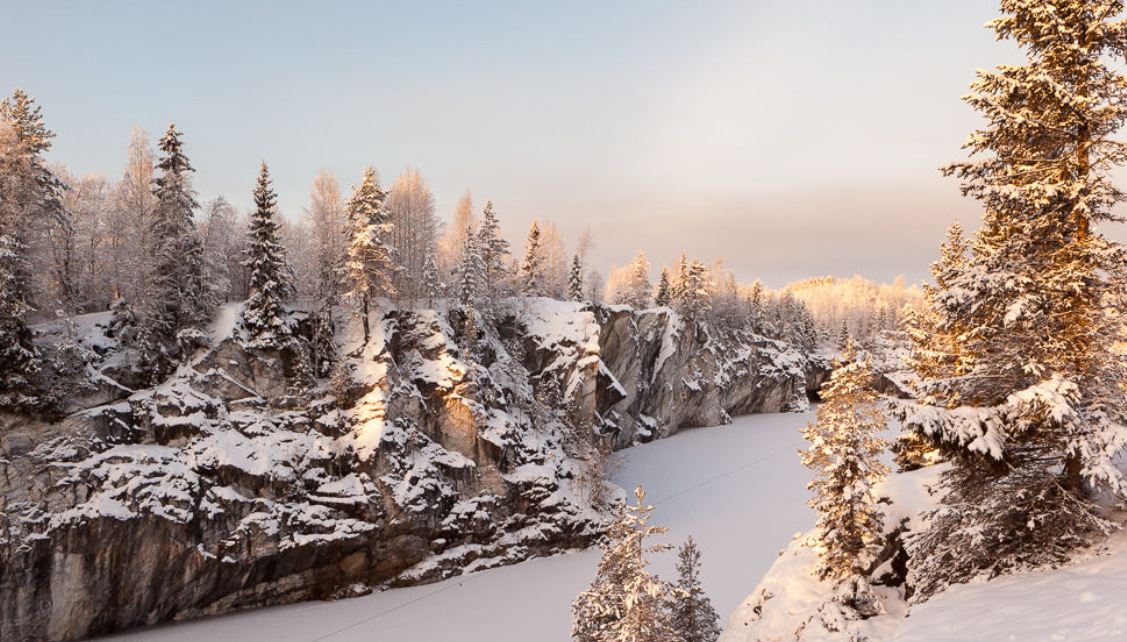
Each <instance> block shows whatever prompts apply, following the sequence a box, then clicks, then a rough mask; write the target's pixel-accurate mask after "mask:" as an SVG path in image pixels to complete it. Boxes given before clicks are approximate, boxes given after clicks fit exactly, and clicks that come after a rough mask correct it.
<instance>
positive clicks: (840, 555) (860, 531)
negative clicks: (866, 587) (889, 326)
mask: <svg viewBox="0 0 1127 642" xmlns="http://www.w3.org/2000/svg"><path fill="white" fill-rule="evenodd" d="M836 365H837V367H836V368H835V369H834V371H833V374H832V375H831V376H830V381H829V383H828V384H827V385H826V387H824V388H823V389H822V391H821V396H822V404H821V405H820V406H819V407H818V412H817V418H816V421H815V422H814V423H811V424H809V425H808V426H807V427H806V429H805V430H804V431H803V433H802V434H803V437H804V438H805V439H806V440H807V441H809V442H810V447H809V449H808V450H806V452H804V453H803V454H802V464H803V465H804V466H806V467H807V468H810V469H811V470H813V471H814V473H815V477H814V480H813V481H811V482H810V483H809V484H808V485H807V488H809V489H810V490H811V491H812V492H813V493H814V498H813V499H811V500H810V506H811V507H812V508H814V510H815V511H817V513H818V525H817V538H818V542H819V545H820V548H821V556H822V562H821V565H820V566H819V567H818V573H819V575H820V576H821V577H822V578H823V579H829V580H834V581H842V580H846V579H847V578H850V577H851V576H859V577H865V576H867V574H868V572H869V571H870V570H871V567H872V566H873V563H874V560H875V559H876V556H877V554H879V552H880V549H881V548H882V546H883V535H882V530H881V523H882V519H883V518H882V513H881V511H880V508H879V507H878V506H877V501H876V498H875V497H874V496H873V490H872V489H873V486H874V485H875V484H876V483H878V482H880V481H881V480H882V479H884V476H885V474H886V473H887V472H888V468H887V467H886V466H885V465H884V464H883V463H881V462H880V460H879V459H878V457H879V456H880V454H881V453H882V452H883V451H884V450H885V448H886V447H887V444H886V442H885V441H884V440H883V439H881V438H879V437H878V436H877V435H878V433H880V431H882V430H884V429H885V421H886V420H885V417H884V414H883V413H882V412H881V411H880V409H879V408H878V407H877V405H876V404H877V394H876V392H875V391H874V390H873V389H872V388H871V387H870V386H871V383H872V379H873V372H872V368H871V367H870V365H869V360H868V359H867V358H866V359H859V358H858V356H857V353H856V352H855V351H854V348H853V341H852V339H850V340H849V342H848V343H847V345H846V348H845V351H844V353H843V354H842V356H841V361H839V362H838V363H837V364H836Z"/></svg>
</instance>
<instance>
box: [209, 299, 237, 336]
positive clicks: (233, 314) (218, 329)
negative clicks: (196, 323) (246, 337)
mask: <svg viewBox="0 0 1127 642" xmlns="http://www.w3.org/2000/svg"><path fill="white" fill-rule="evenodd" d="M242 313H243V303H242V302H239V303H226V304H224V305H222V306H220V307H219V310H218V311H217V312H216V314H215V322H214V323H213V324H212V326H211V337H212V342H213V343H214V345H219V344H220V343H222V342H223V341H224V340H226V339H230V338H231V337H232V336H234V334H235V324H236V323H238V321H239V317H240V316H242Z"/></svg>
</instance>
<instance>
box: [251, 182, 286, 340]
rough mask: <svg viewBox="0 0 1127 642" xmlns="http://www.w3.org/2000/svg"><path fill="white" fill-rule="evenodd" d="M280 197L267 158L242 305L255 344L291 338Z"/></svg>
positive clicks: (253, 221) (256, 191)
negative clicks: (281, 235)
mask: <svg viewBox="0 0 1127 642" xmlns="http://www.w3.org/2000/svg"><path fill="white" fill-rule="evenodd" d="M277 202H278V197H277V196H276V195H275V194H274V190H273V189H272V188H271V183H270V170H268V169H267V168H266V161H263V162H262V169H261V171H260V172H259V174H258V183H257V184H256V185H255V188H254V206H255V209H254V214H252V215H251V217H250V224H249V226H248V229H247V241H246V261H245V262H244V263H243V265H244V266H246V267H247V268H249V269H250V297H248V298H247V302H246V306H245V307H244V308H243V329H244V330H245V331H246V333H247V335H248V338H249V339H250V343H251V345H253V346H256V347H272V348H281V347H283V346H284V345H286V344H287V343H288V342H289V341H290V340H291V336H290V332H289V328H288V326H287V325H286V313H285V312H286V311H285V308H284V307H283V305H282V302H283V301H285V300H286V299H288V298H289V297H290V296H291V295H292V294H293V283H291V281H290V274H289V268H288V266H287V265H286V257H285V249H284V248H283V247H282V242H281V238H280V235H279V231H280V230H281V227H282V225H281V223H280V222H279V221H278V209H277Z"/></svg>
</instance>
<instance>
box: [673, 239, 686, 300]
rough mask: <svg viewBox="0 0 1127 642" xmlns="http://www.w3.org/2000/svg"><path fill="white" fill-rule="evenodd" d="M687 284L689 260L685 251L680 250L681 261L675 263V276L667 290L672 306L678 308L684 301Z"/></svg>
mask: <svg viewBox="0 0 1127 642" xmlns="http://www.w3.org/2000/svg"><path fill="white" fill-rule="evenodd" d="M688 282H689V260H688V258H687V257H686V256H685V250H681V260H680V261H678V262H677V276H676V277H675V278H674V279H673V284H672V287H671V288H670V290H669V297H670V299H671V300H672V302H673V304H674V305H677V306H679V305H680V304H681V302H683V301H684V300H685V293H686V288H687V287H688Z"/></svg>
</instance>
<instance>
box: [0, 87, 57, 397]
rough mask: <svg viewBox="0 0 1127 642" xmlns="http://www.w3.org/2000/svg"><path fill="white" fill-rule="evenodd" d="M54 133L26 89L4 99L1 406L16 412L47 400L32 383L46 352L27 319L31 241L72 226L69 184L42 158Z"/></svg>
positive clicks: (0, 131)
mask: <svg viewBox="0 0 1127 642" xmlns="http://www.w3.org/2000/svg"><path fill="white" fill-rule="evenodd" d="M54 136H55V134H54V132H52V131H51V130H49V129H47V127H46V126H45V125H44V123H43V118H42V116H41V115H40V108H39V106H38V105H36V104H35V99H34V98H32V97H30V96H28V95H27V94H26V93H24V91H23V90H21V89H16V90H15V91H14V92H13V93H12V96H11V98H5V99H4V100H3V101H0V406H2V407H8V408H11V409H16V410H32V409H35V408H36V407H39V406H41V405H42V404H43V403H44V402H45V399H43V398H41V396H40V395H41V393H42V390H40V389H39V388H40V386H38V385H34V384H33V382H34V381H35V379H36V378H37V376H38V374H39V373H40V371H41V370H42V368H43V365H44V363H43V355H42V354H41V352H40V351H39V349H38V348H37V347H36V346H35V344H34V342H33V334H32V331H31V328H29V327H28V325H27V321H26V318H27V314H28V313H29V312H31V311H33V310H34V309H35V301H34V292H33V290H32V287H31V284H32V281H33V278H32V277H33V272H34V271H33V269H32V266H31V248H30V244H31V239H32V236H33V235H34V234H35V232H36V230H39V229H43V228H49V227H57V228H63V229H67V228H70V225H71V223H70V217H69V216H68V214H67V212H66V210H65V208H64V207H63V200H62V196H63V192H64V191H65V190H66V189H67V187H66V185H65V184H64V183H63V182H62V181H61V180H60V179H59V178H58V177H57V176H56V175H55V173H54V172H52V171H51V170H50V169H49V168H48V167H47V165H46V161H45V159H44V158H43V155H44V154H45V153H46V152H47V150H49V149H50V148H51V142H50V141H51V138H53V137H54Z"/></svg>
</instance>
